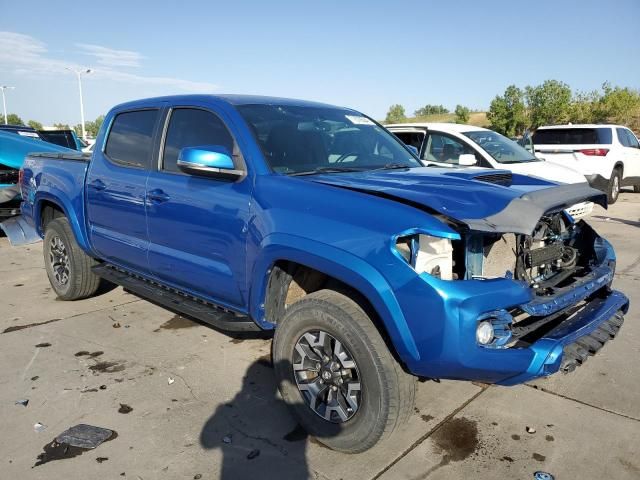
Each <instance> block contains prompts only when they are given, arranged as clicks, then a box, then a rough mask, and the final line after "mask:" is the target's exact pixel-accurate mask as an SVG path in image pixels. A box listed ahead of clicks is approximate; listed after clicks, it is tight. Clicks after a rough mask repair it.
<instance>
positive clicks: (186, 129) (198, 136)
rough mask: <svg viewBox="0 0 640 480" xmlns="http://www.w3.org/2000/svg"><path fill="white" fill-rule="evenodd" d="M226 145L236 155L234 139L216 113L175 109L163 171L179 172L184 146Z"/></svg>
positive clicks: (168, 132)
mask: <svg viewBox="0 0 640 480" xmlns="http://www.w3.org/2000/svg"><path fill="white" fill-rule="evenodd" d="M205 145H222V146H224V147H226V148H227V149H228V150H229V152H233V146H234V141H233V137H232V136H231V134H230V133H229V131H228V130H227V128H226V127H225V125H224V123H222V120H220V118H218V116H217V115H215V114H214V113H211V112H208V111H206V110H200V109H197V108H175V109H173V111H172V112H171V118H170V119H169V128H168V129H167V134H166V138H165V142H164V152H163V155H162V169H163V170H165V171H168V172H179V171H180V169H179V168H178V165H177V162H178V155H179V153H180V150H182V149H183V148H184V147H200V146H205Z"/></svg>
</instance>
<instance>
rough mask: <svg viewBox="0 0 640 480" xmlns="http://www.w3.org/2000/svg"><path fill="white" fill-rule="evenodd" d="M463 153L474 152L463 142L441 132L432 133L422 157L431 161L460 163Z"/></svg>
mask: <svg viewBox="0 0 640 480" xmlns="http://www.w3.org/2000/svg"><path fill="white" fill-rule="evenodd" d="M463 153H474V152H473V151H471V150H470V149H469V148H468V147H466V146H465V145H464V144H463V143H462V142H460V141H458V140H456V139H454V138H451V137H448V136H445V135H440V134H439V133H430V134H429V139H428V140H427V146H426V148H425V149H424V152H423V154H422V159H423V160H427V161H430V162H440V163H451V164H454V165H457V164H458V159H459V158H460V155H462V154H463Z"/></svg>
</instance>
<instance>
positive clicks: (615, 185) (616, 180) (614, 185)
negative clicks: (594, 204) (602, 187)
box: [607, 169, 621, 205]
mask: <svg viewBox="0 0 640 480" xmlns="http://www.w3.org/2000/svg"><path fill="white" fill-rule="evenodd" d="M620 177H621V175H620V170H618V169H616V170H614V171H613V173H612V174H611V179H610V180H609V189H608V192H607V196H608V197H609V205H613V204H614V203H616V201H617V200H618V196H619V195H620V180H621V178H620Z"/></svg>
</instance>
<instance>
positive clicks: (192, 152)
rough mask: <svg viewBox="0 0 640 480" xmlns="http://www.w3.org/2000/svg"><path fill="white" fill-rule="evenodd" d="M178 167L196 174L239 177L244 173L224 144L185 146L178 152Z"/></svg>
mask: <svg viewBox="0 0 640 480" xmlns="http://www.w3.org/2000/svg"><path fill="white" fill-rule="evenodd" d="M178 168H180V170H182V171H183V172H186V173H191V174H195V175H211V176H218V177H232V178H239V177H241V176H242V175H243V174H244V171H242V170H236V168H235V165H234V164H233V158H232V156H231V152H229V149H228V148H227V147H224V146H222V145H202V146H199V147H185V148H183V149H182V150H180V153H179V154H178Z"/></svg>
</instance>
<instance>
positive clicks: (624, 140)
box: [616, 128, 631, 147]
mask: <svg viewBox="0 0 640 480" xmlns="http://www.w3.org/2000/svg"><path fill="white" fill-rule="evenodd" d="M616 134H617V135H618V141H619V142H620V143H621V144H622V145H623V146H625V147H630V146H631V145H629V138H628V137H627V131H626V130H625V129H624V128H616Z"/></svg>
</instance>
